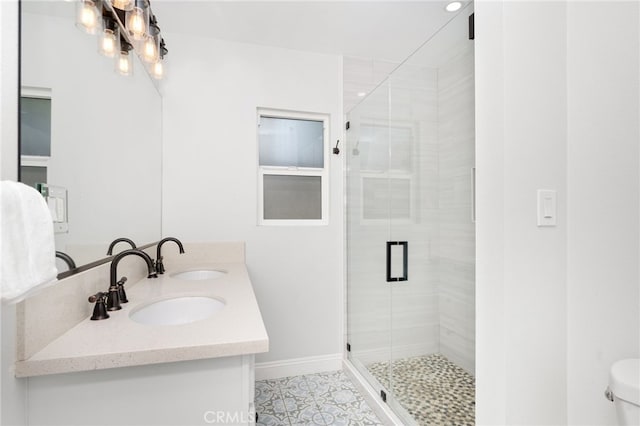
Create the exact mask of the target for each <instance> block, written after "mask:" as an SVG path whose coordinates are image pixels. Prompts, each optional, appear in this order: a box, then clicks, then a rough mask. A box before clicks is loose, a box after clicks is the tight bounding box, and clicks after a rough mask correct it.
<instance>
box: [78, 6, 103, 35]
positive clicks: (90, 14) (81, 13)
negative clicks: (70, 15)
mask: <svg viewBox="0 0 640 426" xmlns="http://www.w3.org/2000/svg"><path fill="white" fill-rule="evenodd" d="M77 7H78V12H77V16H76V26H77V27H78V28H81V29H83V30H84V31H85V32H87V33H88V34H95V33H96V29H97V27H98V9H96V5H95V3H94V2H93V1H91V0H81V1H80V2H79V3H78V6H77Z"/></svg>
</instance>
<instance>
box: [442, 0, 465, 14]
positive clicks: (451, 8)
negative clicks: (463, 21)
mask: <svg viewBox="0 0 640 426" xmlns="http://www.w3.org/2000/svg"><path fill="white" fill-rule="evenodd" d="M461 7H462V2H459V1H452V2H451V3H449V4H447V6H446V7H445V9H446V10H447V12H456V11H458V10H459V9H460V8H461Z"/></svg>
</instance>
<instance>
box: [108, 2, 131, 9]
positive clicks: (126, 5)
mask: <svg viewBox="0 0 640 426" xmlns="http://www.w3.org/2000/svg"><path fill="white" fill-rule="evenodd" d="M111 5H112V6H113V7H115V8H116V9H120V10H131V9H133V0H112V1H111Z"/></svg>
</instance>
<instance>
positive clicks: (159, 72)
mask: <svg viewBox="0 0 640 426" xmlns="http://www.w3.org/2000/svg"><path fill="white" fill-rule="evenodd" d="M151 75H152V76H153V78H155V79H156V80H161V79H162V78H163V77H164V64H163V63H162V59H158V61H156V62H155V63H153V64H151Z"/></svg>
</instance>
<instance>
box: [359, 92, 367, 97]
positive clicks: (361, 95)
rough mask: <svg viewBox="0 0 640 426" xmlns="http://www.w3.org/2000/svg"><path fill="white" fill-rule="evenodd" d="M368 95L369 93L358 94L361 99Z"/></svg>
mask: <svg viewBox="0 0 640 426" xmlns="http://www.w3.org/2000/svg"><path fill="white" fill-rule="evenodd" d="M366 95H367V92H358V97H359V98H364V97H365V96H366Z"/></svg>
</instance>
